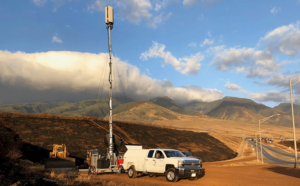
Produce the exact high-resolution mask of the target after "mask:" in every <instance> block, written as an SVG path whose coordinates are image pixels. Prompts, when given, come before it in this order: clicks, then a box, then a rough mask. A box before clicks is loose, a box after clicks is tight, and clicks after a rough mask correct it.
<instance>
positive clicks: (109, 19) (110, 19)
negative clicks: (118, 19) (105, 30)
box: [105, 6, 114, 24]
mask: <svg viewBox="0 0 300 186" xmlns="http://www.w3.org/2000/svg"><path fill="white" fill-rule="evenodd" d="M105 23H106V24H114V10H113V7H111V6H107V7H105Z"/></svg>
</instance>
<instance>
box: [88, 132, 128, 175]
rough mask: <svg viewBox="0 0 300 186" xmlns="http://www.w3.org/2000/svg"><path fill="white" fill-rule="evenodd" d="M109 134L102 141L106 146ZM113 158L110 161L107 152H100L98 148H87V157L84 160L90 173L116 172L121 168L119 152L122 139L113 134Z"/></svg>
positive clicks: (121, 160)
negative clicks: (112, 160)
mask: <svg viewBox="0 0 300 186" xmlns="http://www.w3.org/2000/svg"><path fill="white" fill-rule="evenodd" d="M108 139H109V134H107V135H106V137H105V139H104V142H105V144H106V146H107V147H108ZM113 144H114V148H113V158H114V160H115V161H114V162H113V163H111V158H110V156H109V153H106V154H101V153H100V152H99V151H98V149H90V150H87V157H86V160H85V163H86V165H87V166H88V171H89V172H91V173H105V172H117V173H120V172H121V170H122V163H123V156H122V154H120V153H119V151H120V149H121V147H122V146H123V139H119V138H117V137H115V135H113Z"/></svg>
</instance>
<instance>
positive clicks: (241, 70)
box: [235, 67, 245, 73]
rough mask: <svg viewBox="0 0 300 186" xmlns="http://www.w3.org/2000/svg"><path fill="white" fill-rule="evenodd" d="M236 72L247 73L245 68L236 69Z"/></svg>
mask: <svg viewBox="0 0 300 186" xmlns="http://www.w3.org/2000/svg"><path fill="white" fill-rule="evenodd" d="M235 69H236V71H237V72H238V73H239V72H244V71H245V67H236V68H235Z"/></svg>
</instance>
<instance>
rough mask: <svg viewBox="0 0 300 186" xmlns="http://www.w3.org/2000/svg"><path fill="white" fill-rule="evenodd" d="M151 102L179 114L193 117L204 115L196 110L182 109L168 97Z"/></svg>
mask: <svg viewBox="0 0 300 186" xmlns="http://www.w3.org/2000/svg"><path fill="white" fill-rule="evenodd" d="M150 102H152V103H154V104H156V105H159V106H161V107H165V108H167V109H170V110H172V111H174V112H177V113H179V114H185V115H192V116H196V115H199V116H200V115H202V114H201V113H199V112H198V111H195V110H186V109H182V108H181V107H180V106H179V105H178V104H177V103H176V102H175V101H174V100H172V99H171V98H169V97H168V96H164V97H157V98H154V99H152V100H150Z"/></svg>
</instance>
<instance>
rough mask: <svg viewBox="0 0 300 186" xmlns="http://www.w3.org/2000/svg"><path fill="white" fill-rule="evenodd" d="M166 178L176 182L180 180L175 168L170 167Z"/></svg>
mask: <svg viewBox="0 0 300 186" xmlns="http://www.w3.org/2000/svg"><path fill="white" fill-rule="evenodd" d="M166 179H167V181H169V182H176V181H177V180H178V176H177V175H176V172H175V169H174V168H170V169H168V170H167V173H166Z"/></svg>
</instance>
